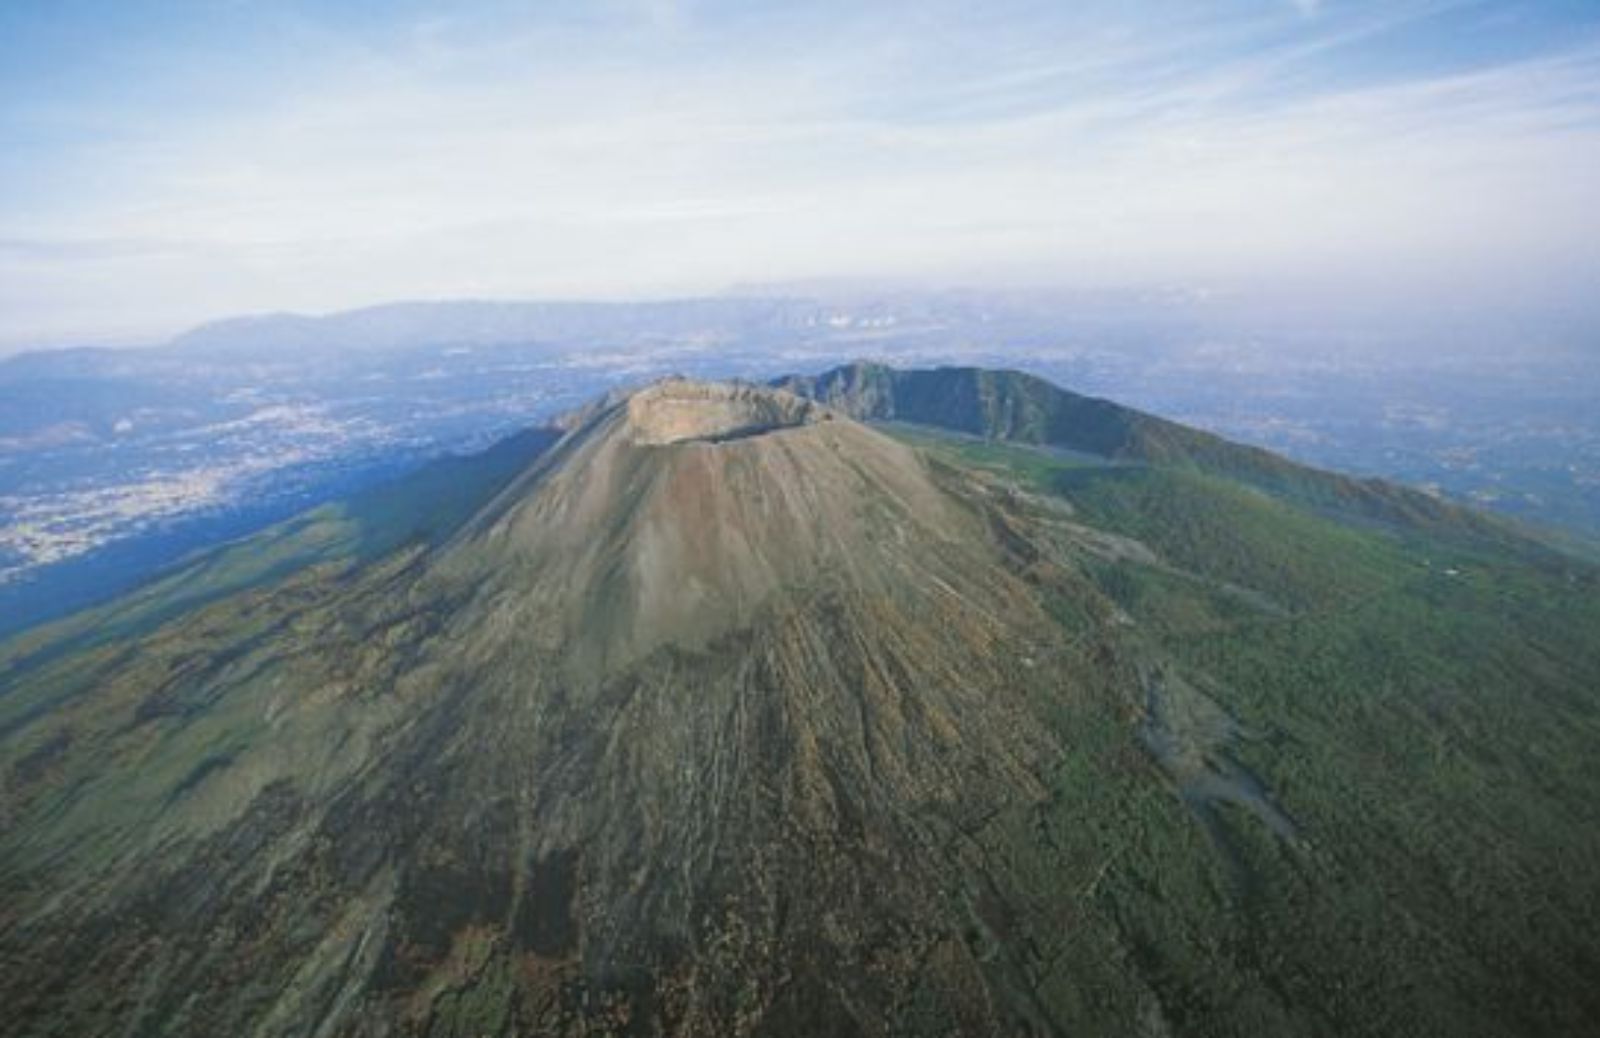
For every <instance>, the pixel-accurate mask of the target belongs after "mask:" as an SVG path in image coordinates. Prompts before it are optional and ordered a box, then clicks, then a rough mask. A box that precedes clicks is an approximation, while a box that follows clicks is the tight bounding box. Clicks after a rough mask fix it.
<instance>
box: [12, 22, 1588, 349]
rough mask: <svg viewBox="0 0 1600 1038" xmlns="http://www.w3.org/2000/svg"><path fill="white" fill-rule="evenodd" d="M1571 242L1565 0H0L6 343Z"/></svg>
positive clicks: (1499, 266)
mask: <svg viewBox="0 0 1600 1038" xmlns="http://www.w3.org/2000/svg"><path fill="white" fill-rule="evenodd" d="M1597 275H1600V3H1597V2H1595V0H1585V2H1550V3H1486V2H1459V0H1456V2H1452V0H1380V2H1358V0H1348V2H1345V0H1320V2H1317V0H1259V2H1242V0H1237V2H1234V0H1223V2H1208V3H1204V4H1202V3H1137V2H1122V3H1103V4H1102V3H1074V4H1064V3H1059V2H1038V3H1024V2H1007V0H996V2H989V3H984V4H944V3H939V2H937V0H933V2H919V3H906V4H862V3H837V4H834V3H809V4H808V3H760V2H756V3H736V4H735V3H696V2H693V0H594V2H586V3H580V2H576V0H572V2H554V3H528V2H511V0H495V2H485V3H452V4H423V3H406V2H378V0H359V2H357V0H351V2H343V3H334V2H322V3H310V2H303V0H302V2H298V3H297V2H294V0H287V2H266V0H260V2H252V0H212V2H186V3H178V2H154V0H139V2H135V0H116V2H80V0H6V2H5V3H3V4H0V342H6V343H19V342H24V341H32V340H39V341H45V340H51V339H70V338H82V339H96V338H117V337H132V338H138V337H154V336H159V335H162V334H165V333H169V332H172V331H176V330H178V329H181V328H182V327H184V326H186V325H188V324H191V323H194V322H197V321H200V320H203V319H207V318H210V317H214V316H219V315H224V314H231V313H238V312H244V311H258V310H276V309H299V310H311V311H318V310H328V309H336V308H341V307H346V306H353V305H360V304H364V303H370V302H376V301H381V300H387V299H398V298H442V297H461V296H471V297H562V296H598V297H629V296H645V295H648V296H660V295H669V294H678V293H693V292H714V291H717V290H719V289H720V288H722V287H724V286H726V285H729V284H734V283H741V282H768V281H781V280H785V279H805V278H816V277H871V278H905V279H920V280H925V281H935V282H943V283H951V282H961V283H969V284H972V283H976V284H982V283H1025V284H1031V285H1038V284H1073V285H1107V284H1123V283H1144V282H1152V281H1157V282H1164V283H1165V282H1178V283H1184V284H1211V283H1219V284H1230V285H1232V284H1250V285H1259V286H1266V288H1267V289H1268V290H1270V289H1271V287H1272V286H1274V285H1286V284H1290V283H1293V284H1297V285H1301V286H1303V285H1306V284H1315V285H1321V286H1325V290H1326V291H1327V292H1328V293H1330V294H1336V293H1338V292H1341V291H1349V292H1369V293H1370V292H1394V293H1405V294H1419V295H1422V296H1425V297H1428V298H1434V297H1439V298H1448V297H1450V296H1451V295H1463V294H1465V295H1470V296H1472V297H1474V298H1482V297H1484V295H1485V293H1488V294H1491V295H1492V294H1494V293H1501V294H1504V295H1506V296H1507V297H1516V296H1522V297H1526V296H1528V295H1530V294H1532V295H1535V296H1537V297H1539V298H1541V299H1545V298H1548V299H1550V300H1552V301H1555V302H1559V301H1561V300H1567V301H1569V302H1571V303H1572V304H1573V305H1583V300H1585V299H1589V300H1593V299H1595V298H1597V296H1600V276H1597Z"/></svg>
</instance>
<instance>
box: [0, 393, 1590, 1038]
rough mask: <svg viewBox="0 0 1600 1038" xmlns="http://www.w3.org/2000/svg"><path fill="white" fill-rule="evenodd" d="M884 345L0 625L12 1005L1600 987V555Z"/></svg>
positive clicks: (1059, 1015)
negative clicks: (1598, 920)
mask: <svg viewBox="0 0 1600 1038" xmlns="http://www.w3.org/2000/svg"><path fill="white" fill-rule="evenodd" d="M901 374H902V373H890V372H887V371H886V370H884V369H873V370H868V369H865V368H855V369H848V370H846V371H844V372H841V373H837V374H836V375H834V376H832V377H829V378H823V379H818V380H788V381H786V382H784V383H782V384H780V385H777V386H759V385H751V384H745V383H703V382H693V381H687V380H681V379H670V380H665V381H662V382H658V383H654V384H652V385H649V386H647V387H644V388H641V389H639V390H637V391H635V392H632V393H627V394H622V395H619V396H616V397H614V398H608V399H607V400H604V401H600V402H597V403H596V404H595V405H594V406H592V407H590V408H588V409H585V410H584V411H583V412H580V413H579V414H577V415H575V416H572V417H571V418H570V419H569V420H568V421H566V422H565V423H564V424H563V429H564V432H563V433H562V435H561V436H560V438H559V439H558V440H556V441H555V442H554V443H553V445H550V446H548V447H546V446H545V445H544V444H545V441H543V440H541V441H539V443H538V445H537V447H530V448H529V452H528V456H527V457H526V459H525V460H523V461H522V462H520V463H519V465H518V466H517V467H516V468H514V469H513V470H511V471H508V472H506V473H504V475H503V476H500V477H497V478H494V479H490V480H480V481H478V482H470V483H469V481H466V480H465V479H464V478H463V480H461V481H459V482H457V483H452V481H451V480H450V479H448V478H447V479H444V480H442V481H441V480H439V479H438V478H437V477H435V478H434V479H433V481H432V482H430V483H429V484H428V488H429V489H428V491H427V492H426V493H418V492H406V491H405V490H404V488H400V489H397V490H395V491H394V492H393V493H392V494H391V495H390V496H388V497H382V498H380V499H377V500H376V503H375V504H374V503H371V502H369V503H368V505H366V506H364V510H363V509H355V508H352V509H349V510H346V511H344V512H327V511H324V512H321V513H313V514H311V515H309V516H307V517H302V519H300V520H297V521H295V522H294V523H291V524H288V525H286V526H285V527H282V528H279V529H276V530H274V531H269V532H268V533H267V534H264V535H261V536H259V537H257V538H255V539H253V540H251V541H247V542H244V543H242V544H240V545H235V546H230V547H228V548H225V549H222V550H221V551H219V552H217V553H214V554H213V555H211V556H208V557H205V558H202V559H200V560H198V561H196V562H193V563H190V564H188V565H187V566H186V568H183V569H181V570H180V571H178V572H176V573H174V574H172V575H170V576H169V577H168V578H166V579H165V580H164V581H162V582H159V583H157V584H155V585H153V586H151V587H149V588H146V589H144V590H143V591H141V592H140V593H138V594H136V595H135V596H132V597H130V598H129V599H126V600H123V601H119V602H117V603H113V604H112V605H110V606H107V607H103V608H102V609H100V610H98V611H96V612H94V613H92V614H89V615H86V616H83V617H79V618H75V619H73V620H69V621H66V622H64V623H61V624H57V625H54V626H52V627H49V628H45V629H42V630H40V631H36V632H32V633H30V634H27V635H24V636H22V637H20V638H17V639H13V640H12V641H11V642H8V643H6V644H5V645H4V646H3V647H0V668H3V669H0V680H3V682H4V686H5V692H4V694H3V695H0V748H3V751H4V754H5V756H4V758H3V763H4V771H3V774H4V776H5V779H4V786H3V787H0V810H3V820H4V823H5V824H4V832H3V835H0V852H3V857H0V895H3V900H0V967H3V969H0V1004H3V1005H4V1006H5V1008H4V1009H3V1010H0V1013H3V1014H4V1020H5V1023H6V1024H7V1028H6V1029H7V1031H8V1033H15V1034H19V1035H35V1034H37V1035H47V1034H51V1035H64V1034H181V1035H190V1034H192V1035H202V1034H204V1035H214V1034H261V1035H344V1034H349V1035H391V1034H394V1035H413V1034H414V1035H523V1034H527V1035H532V1034H572V1035H578V1034H585V1035H592V1034H641V1035H653V1034H674V1035H676V1034H683V1035H740V1034H762V1035H821V1034H839V1035H850V1034H872V1035H877V1034H1029V1035H1041V1036H1043V1035H1057V1034H1069V1033H1084V1032H1085V1031H1088V1032H1090V1033H1146V1034H1166V1033H1206V1034H1212V1033H1261V1032H1262V1031H1270V1032H1272V1033H1281V1034H1295V1033H1328V1032H1330V1031H1349V1032H1368V1033H1381V1032H1385V1031H1388V1032H1391V1033H1394V1032H1399V1031H1404V1032H1408V1033H1429V1032H1430V1031H1433V1030H1438V1031H1439V1032H1440V1033H1509V1032H1515V1031H1517V1030H1540V1031H1542V1032H1543V1033H1550V1032H1551V1031H1560V1030H1563V1029H1570V1030H1572V1031H1573V1032H1574V1033H1577V1032H1578V1031H1580V1030H1583V1029H1584V1028H1586V1027H1588V1026H1591V1025H1593V1024H1594V1023H1595V1022H1596V1021H1597V1020H1600V1015H1597V1014H1600V1001H1597V999H1596V996H1595V994H1594V992H1593V990H1592V988H1591V987H1590V986H1589V985H1588V984H1587V981H1586V978H1588V977H1590V976H1592V975H1593V973H1592V971H1591V970H1590V967H1592V966H1595V965H1597V963H1600V960H1597V959H1596V955H1597V948H1596V944H1595V941H1594V938H1593V933H1594V930H1593V929H1592V928H1590V927H1589V926H1588V925H1587V924H1588V923H1592V922H1593V921H1594V920H1593V905H1594V904H1595V903H1596V902H1595V901H1594V900H1593V897H1594V895H1595V894H1596V893H1597V892H1600V886H1597V881H1596V880H1595V879H1594V877H1593V875H1592V870H1590V869H1588V868H1587V864H1586V862H1587V861H1588V860H1592V858H1586V857H1585V855H1592V854H1593V852H1594V851H1596V850H1600V826H1596V825H1595V807H1594V806H1593V805H1594V803H1595V802H1596V801H1595V799H1594V797H1593V796H1592V794H1593V793H1595V792H1597V791H1600V772H1597V767H1596V765H1595V764H1594V763H1593V755H1592V754H1590V753H1588V751H1587V748H1586V747H1587V746H1588V745H1591V743H1588V742H1586V741H1585V740H1588V739H1592V737H1593V735H1594V734H1595V727H1596V724H1597V722H1596V717H1597V716H1600V712H1597V711H1596V707H1597V706H1600V703H1597V700H1596V695H1595V690H1596V688H1600V683H1597V682H1596V680H1595V679H1596V677H1597V675H1600V651H1597V650H1596V647H1595V646H1594V645H1593V644H1592V643H1591V641H1590V639H1588V638H1587V636H1586V633H1585V632H1587V631H1592V630H1593V629H1597V628H1594V627H1588V626H1586V625H1588V624H1589V623H1590V622H1592V621H1595V620H1596V614H1597V612H1600V609H1597V606H1596V592H1595V586H1596V585H1595V573H1594V570H1593V568H1592V567H1591V566H1589V565H1588V564H1587V563H1584V562H1582V561H1580V560H1578V559H1574V558H1569V557H1567V556H1563V555H1561V554H1560V553H1559V552H1556V551H1555V550H1554V549H1551V548H1548V547H1546V546H1544V545H1542V544H1540V543H1538V542H1537V541H1534V540H1531V539H1528V538H1527V537H1526V536H1525V535H1523V534H1522V533H1520V532H1518V531H1513V530H1510V529H1509V528H1504V527H1501V526H1499V525H1498V524H1496V523H1494V522H1493V521H1490V520H1487V519H1484V518H1483V517H1481V516H1478V515H1477V514H1475V513H1471V512H1468V511H1466V510H1463V509H1458V508H1455V507H1454V506H1447V505H1443V504H1441V503H1439V502H1437V501H1435V500H1433V499H1431V498H1427V497H1426V496H1425V495H1421V494H1417V493H1416V492H1413V491H1406V490H1403V489H1402V488H1398V487H1389V486H1387V485H1381V484H1375V483H1361V482H1357V481H1351V480H1346V479H1344V478H1343V477H1338V476H1334V475H1331V474H1327V473H1319V472H1316V471H1314V470H1309V469H1302V468H1300V467H1298V466H1294V465H1292V464H1291V463H1289V462H1286V461H1284V460H1283V459H1279V458H1276V457H1275V456H1272V455H1267V454H1265V453H1264V452H1259V451H1253V450H1251V449H1249V448H1244V447H1238V446H1236V445H1232V444H1228V443H1226V441H1221V440H1218V439H1216V438H1215V437H1208V436H1206V435H1205V434H1203V433H1198V432H1195V431H1193V430H1186V429H1184V428H1183V427H1181V426H1176V425H1173V424H1171V423H1162V422H1160V421H1159V420H1158V419H1153V418H1150V417H1149V416H1141V415H1139V414H1138V413H1137V412H1132V411H1128V410H1127V409H1123V408H1118V407H1116V405H1112V404H1109V403H1106V402H1087V403H1086V402H1084V398H1076V397H1071V396H1070V395H1068V394H1063V392H1062V391H1060V390H1056V389H1055V388H1054V387H1049V386H1047V385H1045V384H1043V383H1037V382H1036V381H1035V380H1027V379H1024V378H1022V377H1021V376H1010V375H997V374H994V373H977V372H970V371H969V372H958V371H945V372H938V373H924V374H925V376H926V380H925V381H924V382H916V383H915V384H912V383H906V382H903V381H902V382H896V381H895V380H896V379H898V378H900V377H901ZM918 377H919V378H921V377H923V376H918ZM864 386H870V388H871V391H870V392H865V391H863V389H862V387H864ZM930 387H932V388H930ZM897 394H898V397H897ZM1041 416H1042V417H1041ZM908 417H910V418H912V419H914V424H913V423H910V422H908V421H907V420H906V419H907V418H908ZM1036 419H1037V420H1036ZM997 423H998V424H997ZM441 487H443V488H444V489H440V488H441ZM451 497H454V498H455V499H454V500H445V499H447V498H451ZM441 512H449V513H450V514H452V515H460V516H462V518H461V519H460V520H459V521H452V522H449V523H445V522H443V521H437V520H436V521H434V522H433V523H432V524H431V525H429V524H428V523H424V522H422V521H421V520H420V519H418V518H417V517H418V516H427V515H432V516H435V517H437V515H438V514H440V513H441ZM380 527H381V528H383V529H384V530H390V531H392V530H404V531H410V532H409V533H405V534H403V535H402V534H395V535H393V536H388V537H387V538H385V537H377V536H376V535H375V534H373V532H372V531H373V530H375V529H378V528H380ZM422 530H426V531H427V532H426V533H418V532H417V531H422ZM351 531H356V532H355V533H352V532H351ZM358 535H359V536H358ZM362 537H366V538H367V541H366V542H364V543H373V539H374V538H376V541H378V542H381V544H382V547H381V549H372V550H366V551H361V552H357V551H356V550H355V549H353V548H351V547H349V545H351V544H354V543H356V542H357V541H359V540H361V538H362ZM267 559H271V560H274V561H273V562H272V564H271V565H270V566H269V565H267V563H266V562H265V561H263V560H267ZM1463 574H1465V576H1463ZM1535 788H1537V789H1538V790H1539V799H1538V802H1537V803H1536V804H1534V805H1533V806H1531V807H1530V806H1529V803H1528V801H1527V800H1526V799H1525V797H1526V796H1527V794H1528V793H1529V792H1530V791H1531V790H1533V789H1535ZM1510 803H1517V804H1518V805H1519V806H1518V808H1517V812H1516V813H1513V814H1510V815H1498V814H1497V813H1496V811H1495V807H1496V806H1497V805H1505V804H1510ZM1512 818H1515V819H1516V820H1515V821H1512V820H1511V819H1512ZM1491 851H1492V852H1493V853H1494V855H1495V857H1493V859H1492V860H1490V861H1489V863H1488V864H1487V865H1484V866H1482V867H1481V868H1474V869H1466V868H1464V867H1462V863H1464V862H1467V861H1482V860H1488V859H1485V858H1484V857H1483V856H1484V855H1485V854H1486V853H1488V852H1491ZM1462 902H1466V903H1470V904H1475V905H1481V906H1484V909H1483V913H1482V914H1480V915H1470V914H1468V915H1464V914H1463V913H1460V912H1459V911H1457V910H1456V908H1455V905H1456V904H1458V903H1462ZM1508 961H1509V962H1513V963H1515V964H1516V966H1517V969H1516V970H1515V971H1509V972H1508V971H1507V970H1506V969H1505V968H1504V966H1505V964H1506V962H1508ZM1419 992H1420V994H1419Z"/></svg>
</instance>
